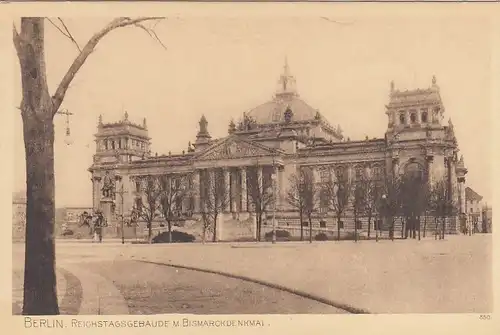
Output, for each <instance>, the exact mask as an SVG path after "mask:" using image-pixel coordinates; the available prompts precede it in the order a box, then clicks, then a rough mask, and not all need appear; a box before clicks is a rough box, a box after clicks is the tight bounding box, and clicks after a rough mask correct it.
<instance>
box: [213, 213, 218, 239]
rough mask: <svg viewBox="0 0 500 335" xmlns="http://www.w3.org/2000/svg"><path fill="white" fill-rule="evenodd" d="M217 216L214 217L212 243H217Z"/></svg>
mask: <svg viewBox="0 0 500 335" xmlns="http://www.w3.org/2000/svg"><path fill="white" fill-rule="evenodd" d="M217 216H218V215H217V214H216V215H214V234H213V235H212V242H217Z"/></svg>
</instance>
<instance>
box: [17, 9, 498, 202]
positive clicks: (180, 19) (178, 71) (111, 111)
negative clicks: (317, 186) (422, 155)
mask: <svg viewBox="0 0 500 335" xmlns="http://www.w3.org/2000/svg"><path fill="white" fill-rule="evenodd" d="M330 18H331V19H335V17H330ZM111 19H112V18H75V17H66V18H64V21H65V22H66V24H67V26H68V28H69V29H70V30H71V32H72V34H73V35H74V37H75V39H76V40H77V41H79V43H80V44H83V43H84V42H86V41H87V40H88V38H90V36H91V35H92V34H93V33H95V32H97V31H98V30H99V29H101V28H102V27H103V26H104V25H105V24H106V23H107V22H108V21H110V20H111ZM339 20H340V21H341V22H342V24H337V23H333V22H331V21H329V20H326V19H322V18H321V17H320V16H317V17H311V16H300V15H296V16H286V17H279V16H275V17H273V16H269V15H262V16H260V17H259V16H258V15H253V16H248V17H245V16H237V17H236V16H235V17H229V16H227V15H207V16H177V17H172V18H169V19H167V20H164V21H162V22H160V23H158V24H157V25H156V28H155V31H156V32H157V35H158V36H159V37H160V38H161V40H162V41H163V43H164V44H165V45H166V47H167V49H166V50H165V49H163V48H162V47H161V45H160V44H159V43H157V42H156V41H154V40H153V39H151V38H150V37H149V36H148V35H147V34H146V33H145V32H144V31H143V30H141V29H138V28H124V29H120V30H116V31H114V32H112V33H111V34H109V35H108V36H106V37H105V38H104V39H103V40H102V41H101V42H100V43H99V45H98V46H97V48H96V51H95V52H94V53H93V54H92V55H91V56H90V57H89V58H88V61H87V62H86V64H85V65H84V66H83V67H82V68H81V70H80V72H79V73H78V74H77V75H76V77H75V79H74V81H73V83H72V84H71V86H70V89H69V90H68V93H67V95H66V98H65V100H64V102H63V104H62V106H61V108H65V109H68V110H69V111H70V112H72V113H74V115H73V116H72V117H71V118H70V130H71V134H72V138H73V140H74V143H73V144H72V145H71V146H67V145H66V144H65V143H64V136H65V121H66V119H65V117H63V116H56V118H55V124H56V144H55V150H56V151H55V160H56V161H55V170H56V206H57V207H63V206H89V205H91V204H92V198H91V195H92V191H91V187H92V184H91V181H90V173H89V172H88V171H87V169H88V167H89V166H90V165H91V164H92V154H93V153H94V152H95V143H94V142H93V139H94V138H93V135H94V133H95V132H96V130H97V128H96V127H97V120H98V116H99V115H100V114H102V117H103V121H104V122H112V121H117V120H119V119H121V118H122V115H123V113H124V111H127V112H128V114H129V119H130V120H131V121H135V122H138V123H139V122H142V119H143V117H146V118H147V123H148V128H149V135H150V137H152V152H153V153H154V152H158V153H159V154H166V153H167V152H169V151H171V152H173V153H174V152H180V151H182V150H185V149H186V148H187V144H188V142H189V141H192V142H194V140H195V136H196V132H197V128H198V121H199V119H200V117H201V115H202V114H204V115H205V116H206V118H207V120H208V129H209V131H210V133H211V135H212V137H222V136H225V135H226V134H227V127H228V123H229V121H230V120H231V118H234V119H238V118H239V117H241V115H242V113H243V112H245V111H248V110H250V109H252V108H253V107H255V106H257V105H259V104H261V103H264V102H266V101H267V100H269V99H271V98H272V95H273V94H274V91H275V89H276V85H277V80H278V77H279V75H280V73H281V71H282V68H283V63H284V59H285V57H287V58H288V63H289V66H290V70H291V72H292V74H293V75H294V76H295V77H296V80H297V88H298V91H299V94H300V95H301V97H302V98H303V99H304V100H305V101H306V102H308V103H309V104H310V105H311V106H313V107H314V108H317V109H319V110H320V111H321V113H322V114H323V115H324V116H325V117H326V118H327V119H328V120H329V121H330V123H332V124H334V125H337V124H340V125H341V127H342V129H343V130H344V135H345V136H346V137H347V136H348V137H350V138H351V139H352V140H355V139H364V138H365V136H369V137H378V138H381V137H383V136H384V132H385V130H386V126H387V116H386V114H385V104H387V103H388V99H389V87H390V81H391V80H394V83H395V86H396V89H414V88H427V87H429V86H430V85H431V80H432V76H433V75H435V76H436V78H437V83H438V85H439V86H440V88H441V96H442V99H443V103H444V106H445V122H447V120H448V118H451V119H452V121H453V124H454V126H455V134H456V136H457V139H458V144H459V147H460V150H461V152H460V154H463V155H464V159H465V163H466V165H467V168H468V170H469V173H468V174H467V185H468V186H470V187H472V188H473V189H474V190H476V191H477V192H478V193H479V194H481V195H483V196H484V198H485V200H486V201H491V200H492V180H491V171H490V165H491V164H490V163H489V161H488V157H489V156H490V152H491V147H490V145H491V121H492V120H491V118H490V115H491V108H492V106H491V104H492V102H491V100H492V96H491V94H492V92H491V81H492V78H491V73H492V70H491V54H492V51H491V40H492V34H491V24H490V21H489V20H488V19H487V18H485V17H483V16H481V15H468V16H462V17H456V16H451V15H446V14H440V15H426V16H423V15H407V16H396V15H392V16H391V15H387V16H383V17H381V16H373V17H370V16H367V15H360V16H349V17H342V18H341V19H339ZM10 47H11V52H12V54H11V55H12V62H13V67H12V78H13V81H14V86H13V87H14V91H13V96H12V110H14V111H15V112H16V115H15V117H14V119H13V130H14V133H13V134H14V137H13V141H14V143H13V144H14V157H13V164H14V178H13V185H14V190H20V189H23V188H24V187H25V162H24V146H23V139H22V123H21V116H20V114H19V112H18V110H17V109H16V107H17V106H19V104H20V100H21V96H20V92H21V84H20V75H19V65H18V63H17V59H16V56H15V51H14V47H13V46H12V45H11V46H10ZM76 55H77V49H76V48H75V46H74V45H73V44H72V43H71V42H70V41H69V40H68V39H67V38H65V37H64V36H63V35H62V34H61V33H60V32H58V31H57V30H56V29H55V28H54V27H53V26H51V25H50V24H49V23H48V22H47V23H46V62H47V73H48V82H49V88H50V90H51V93H53V92H54V91H55V89H56V87H57V85H58V83H59V81H60V80H61V78H62V77H63V75H64V73H65V72H66V70H67V69H68V67H69V66H70V64H71V63H72V61H73V59H74V58H75V57H76Z"/></svg>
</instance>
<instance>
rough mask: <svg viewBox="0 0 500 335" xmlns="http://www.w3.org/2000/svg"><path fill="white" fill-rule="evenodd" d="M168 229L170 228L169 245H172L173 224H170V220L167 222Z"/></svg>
mask: <svg viewBox="0 0 500 335" xmlns="http://www.w3.org/2000/svg"><path fill="white" fill-rule="evenodd" d="M167 227H168V243H172V222H170V220H167Z"/></svg>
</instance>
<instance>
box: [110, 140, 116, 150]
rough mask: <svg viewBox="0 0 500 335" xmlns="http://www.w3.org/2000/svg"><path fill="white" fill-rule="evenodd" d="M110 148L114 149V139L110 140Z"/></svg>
mask: <svg viewBox="0 0 500 335" xmlns="http://www.w3.org/2000/svg"><path fill="white" fill-rule="evenodd" d="M111 149H115V141H111Z"/></svg>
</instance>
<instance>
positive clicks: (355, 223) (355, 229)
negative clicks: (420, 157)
mask: <svg viewBox="0 0 500 335" xmlns="http://www.w3.org/2000/svg"><path fill="white" fill-rule="evenodd" d="M354 242H358V215H357V214H356V211H354Z"/></svg>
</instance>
